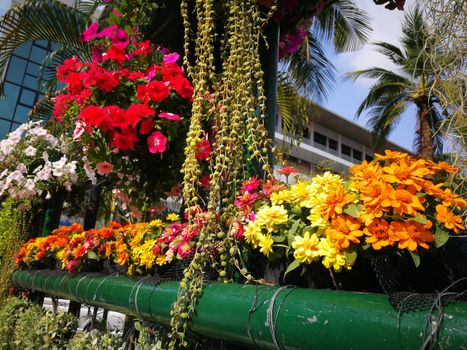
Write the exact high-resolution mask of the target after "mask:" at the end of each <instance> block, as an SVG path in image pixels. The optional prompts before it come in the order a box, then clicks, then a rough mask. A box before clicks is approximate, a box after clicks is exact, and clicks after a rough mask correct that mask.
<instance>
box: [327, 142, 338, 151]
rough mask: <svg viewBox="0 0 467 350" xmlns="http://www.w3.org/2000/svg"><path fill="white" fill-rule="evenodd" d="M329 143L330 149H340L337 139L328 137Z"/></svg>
mask: <svg viewBox="0 0 467 350" xmlns="http://www.w3.org/2000/svg"><path fill="white" fill-rule="evenodd" d="M328 145H329V148H330V149H333V150H334V151H337V150H338V146H339V143H338V142H337V140H334V139H328Z"/></svg>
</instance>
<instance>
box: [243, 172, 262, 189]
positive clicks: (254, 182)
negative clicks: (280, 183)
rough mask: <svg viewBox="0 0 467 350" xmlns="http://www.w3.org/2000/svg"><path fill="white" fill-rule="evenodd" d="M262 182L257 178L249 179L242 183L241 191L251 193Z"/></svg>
mask: <svg viewBox="0 0 467 350" xmlns="http://www.w3.org/2000/svg"><path fill="white" fill-rule="evenodd" d="M261 182H262V180H261V179H258V176H255V177H250V178H249V179H247V180H245V181H243V183H242V187H241V190H242V192H251V191H254V190H256V189H257V188H258V187H259V186H260V185H261Z"/></svg>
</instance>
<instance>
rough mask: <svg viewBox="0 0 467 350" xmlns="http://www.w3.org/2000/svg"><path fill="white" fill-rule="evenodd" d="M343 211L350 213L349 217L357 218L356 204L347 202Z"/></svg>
mask: <svg viewBox="0 0 467 350" xmlns="http://www.w3.org/2000/svg"><path fill="white" fill-rule="evenodd" d="M344 213H346V214H347V215H350V216H351V217H353V218H355V219H358V218H359V217H360V211H359V210H358V207H357V205H356V204H353V203H352V204H349V205H348V206H347V207H346V208H345V209H344Z"/></svg>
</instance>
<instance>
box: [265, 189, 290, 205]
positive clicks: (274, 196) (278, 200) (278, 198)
mask: <svg viewBox="0 0 467 350" xmlns="http://www.w3.org/2000/svg"><path fill="white" fill-rule="evenodd" d="M269 198H270V199H271V203H272V205H278V204H282V203H284V202H285V203H292V202H293V195H292V192H290V191H287V190H282V191H279V192H273V193H271V196H270V197H269Z"/></svg>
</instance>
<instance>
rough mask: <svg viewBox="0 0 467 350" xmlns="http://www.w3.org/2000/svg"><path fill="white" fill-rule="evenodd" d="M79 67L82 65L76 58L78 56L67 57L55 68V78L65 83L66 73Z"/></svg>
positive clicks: (75, 70)
mask: <svg viewBox="0 0 467 350" xmlns="http://www.w3.org/2000/svg"><path fill="white" fill-rule="evenodd" d="M81 67H83V63H82V62H81V61H80V60H79V59H78V57H76V56H73V57H72V58H68V59H66V60H65V61H64V62H63V64H62V65H61V66H59V67H58V68H57V79H58V80H59V81H61V82H62V83H65V82H67V81H66V80H67V75H68V73H70V72H77V71H78V70H79V69H80V68H81Z"/></svg>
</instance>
